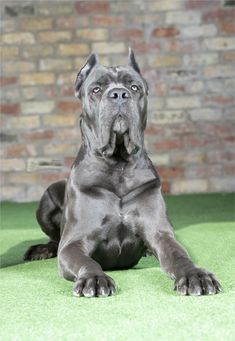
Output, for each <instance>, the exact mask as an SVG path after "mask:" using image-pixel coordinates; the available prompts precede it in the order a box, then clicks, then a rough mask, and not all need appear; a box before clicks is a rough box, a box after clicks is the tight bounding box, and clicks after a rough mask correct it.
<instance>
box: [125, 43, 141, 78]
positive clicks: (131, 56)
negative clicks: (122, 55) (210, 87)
mask: <svg viewBox="0 0 235 341" xmlns="http://www.w3.org/2000/svg"><path fill="white" fill-rule="evenodd" d="M128 65H129V66H131V67H132V68H133V69H134V70H135V71H136V72H138V73H140V68H139V65H138V64H137V62H136V60H135V55H134V52H133V50H132V49H131V48H130V47H129V54H128Z"/></svg>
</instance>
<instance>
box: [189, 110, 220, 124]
mask: <svg viewBox="0 0 235 341" xmlns="http://www.w3.org/2000/svg"><path fill="white" fill-rule="evenodd" d="M189 115H190V117H191V119H192V120H193V121H201V120H202V121H217V120H220V119H221V118H222V112H221V111H220V110H218V109H212V108H201V109H194V110H190V111H189Z"/></svg>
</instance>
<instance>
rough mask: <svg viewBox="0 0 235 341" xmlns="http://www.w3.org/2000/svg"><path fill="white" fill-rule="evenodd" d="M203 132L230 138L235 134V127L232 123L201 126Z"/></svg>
mask: <svg viewBox="0 0 235 341" xmlns="http://www.w3.org/2000/svg"><path fill="white" fill-rule="evenodd" d="M199 129H200V130H201V131H202V132H203V131H204V132H205V133H206V134H210V135H212V136H217V138H218V137H219V136H229V135H232V134H233V132H234V127H233V126H232V124H230V123H221V124H211V123H210V124H208V125H207V124H204V125H200V128H199Z"/></svg>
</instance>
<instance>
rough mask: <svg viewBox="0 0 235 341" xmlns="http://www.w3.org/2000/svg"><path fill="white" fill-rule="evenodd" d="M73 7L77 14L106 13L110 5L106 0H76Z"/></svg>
mask: <svg viewBox="0 0 235 341" xmlns="http://www.w3.org/2000/svg"><path fill="white" fill-rule="evenodd" d="M75 9H76V11H77V12H78V14H89V15H90V14H92V13H107V12H109V9H110V6H109V3H108V1H102V0H100V1H94V0H93V1H77V2H76V3H75Z"/></svg>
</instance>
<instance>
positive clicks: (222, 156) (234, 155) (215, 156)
mask: <svg viewBox="0 0 235 341" xmlns="http://www.w3.org/2000/svg"><path fill="white" fill-rule="evenodd" d="M230 161H235V152H232V151H224V150H212V151H208V153H207V162H209V163H224V162H230Z"/></svg>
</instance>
